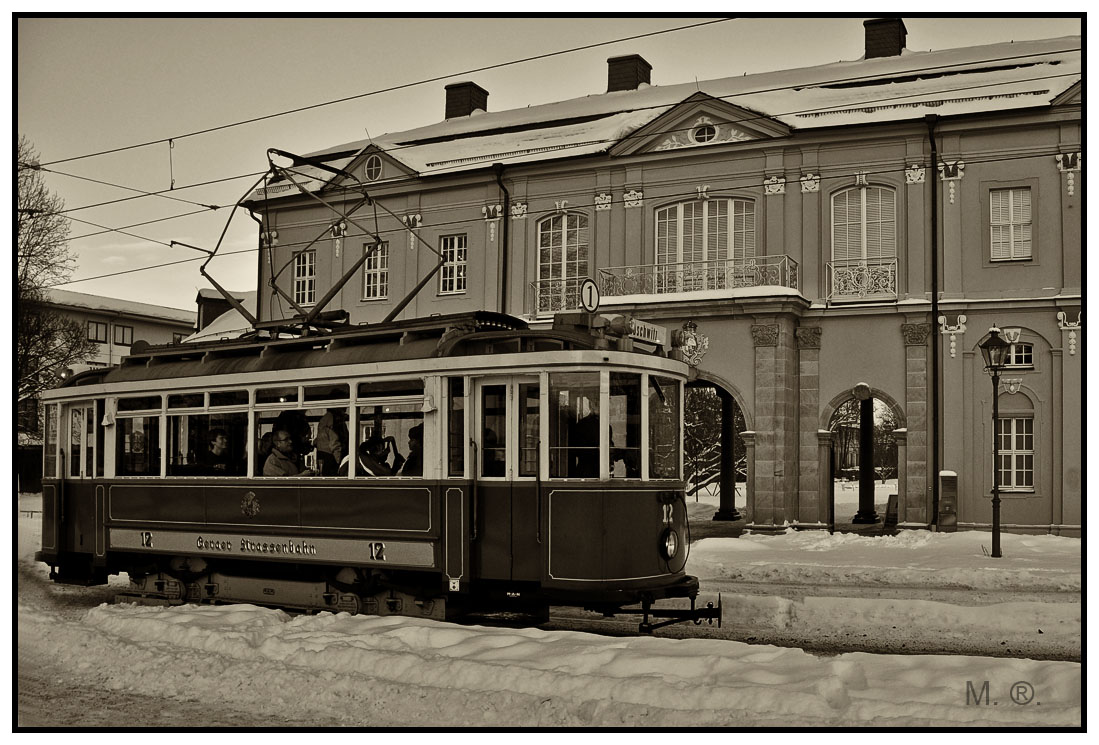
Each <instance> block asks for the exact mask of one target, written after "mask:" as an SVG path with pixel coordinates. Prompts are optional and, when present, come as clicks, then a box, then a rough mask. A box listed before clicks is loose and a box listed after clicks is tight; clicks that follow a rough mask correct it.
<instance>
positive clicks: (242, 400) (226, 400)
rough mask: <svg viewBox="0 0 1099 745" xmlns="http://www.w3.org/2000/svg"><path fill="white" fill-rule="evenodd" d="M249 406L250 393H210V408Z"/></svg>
mask: <svg viewBox="0 0 1099 745" xmlns="http://www.w3.org/2000/svg"><path fill="white" fill-rule="evenodd" d="M247 405H248V391H210V408H214V407H215V406H247Z"/></svg>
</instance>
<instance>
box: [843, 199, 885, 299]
mask: <svg viewBox="0 0 1099 745" xmlns="http://www.w3.org/2000/svg"><path fill="white" fill-rule="evenodd" d="M829 268H830V275H831V282H830V284H831V287H830V289H829V293H828V294H829V297H831V298H834V299H838V300H844V299H848V300H859V299H881V298H896V297H897V203H896V194H895V192H894V191H893V190H892V189H890V188H887V187H882V186H856V187H854V188H851V189H844V190H843V191H840V192H836V193H835V194H833V195H832V261H831V263H830V264H829Z"/></svg>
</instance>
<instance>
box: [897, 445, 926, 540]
mask: <svg viewBox="0 0 1099 745" xmlns="http://www.w3.org/2000/svg"><path fill="white" fill-rule="evenodd" d="M893 440H894V441H895V442H896V443H897V527H899V528H904V527H912V528H925V527H927V526H926V525H923V524H919V523H917V524H915V525H907V524H906V523H905V522H904V520H901V516H903V515H904V505H905V498H904V496H905V494H906V493H907V491H908V489H907V484H906V482H905V479H906V478H907V477H908V430H907V429H904V428H901V429H895V430H893Z"/></svg>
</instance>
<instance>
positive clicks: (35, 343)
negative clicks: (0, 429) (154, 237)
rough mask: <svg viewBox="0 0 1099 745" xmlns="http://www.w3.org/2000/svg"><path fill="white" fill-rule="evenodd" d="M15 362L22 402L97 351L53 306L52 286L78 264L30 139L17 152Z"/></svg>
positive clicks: (58, 203)
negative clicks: (50, 303) (51, 299)
mask: <svg viewBox="0 0 1099 745" xmlns="http://www.w3.org/2000/svg"><path fill="white" fill-rule="evenodd" d="M16 174H17V176H18V202H17V204H16V211H15V215H16V243H17V257H18V265H17V273H16V279H15V284H16V287H15V290H16V296H15V300H16V313H17V320H16V365H17V368H18V375H19V379H18V384H17V385H18V395H19V401H24V400H27V399H33V398H37V396H38V394H39V393H41V392H42V391H43V390H45V389H47V388H51V387H53V386H54V385H56V384H57V382H58V381H59V379H60V376H61V373H62V371H63V370H64V369H65V368H66V367H69V366H71V365H73V364H76V363H78V362H81V361H83V360H84V359H86V358H87V357H88V356H89V355H90V354H91V353H93V352H94V349H95V345H94V344H93V343H92V342H91V341H89V340H88V335H87V333H86V332H85V329H84V326H83V325H82V324H81V323H80V322H79V321H76V320H73V319H71V318H67V317H65V316H63V315H61V314H60V313H57V312H56V311H54V310H52V309H51V308H50V306H49V305H48V304H47V300H48V294H47V289H48V288H49V287H51V286H53V285H58V284H61V283H63V282H65V281H67V280H68V278H69V276H70V275H71V274H72V271H73V269H74V268H75V265H76V259H75V257H74V256H73V255H72V253H71V252H70V250H69V246H68V243H67V239H68V236H69V224H68V221H67V220H66V219H65V217H64V216H63V215H62V214H61V210H62V209H63V208H64V204H63V202H62V201H61V199H60V198H59V197H57V196H56V195H55V194H52V193H51V192H50V190H49V189H48V188H46V184H45V182H44V181H43V179H42V173H41V171H40V170H39V167H38V158H37V153H35V151H34V148H33V147H32V146H31V144H30V142H29V141H28V140H27V139H26V138H25V137H22V136H21V137H20V138H19V148H18V152H17V154H16Z"/></svg>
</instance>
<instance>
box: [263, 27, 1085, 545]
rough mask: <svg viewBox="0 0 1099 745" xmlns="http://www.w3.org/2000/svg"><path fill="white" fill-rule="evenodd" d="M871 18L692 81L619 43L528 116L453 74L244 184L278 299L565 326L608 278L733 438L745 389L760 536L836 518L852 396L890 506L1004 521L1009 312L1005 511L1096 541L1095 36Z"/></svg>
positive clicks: (277, 313) (295, 311)
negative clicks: (837, 459)
mask: <svg viewBox="0 0 1099 745" xmlns="http://www.w3.org/2000/svg"><path fill="white" fill-rule="evenodd" d="M866 38H867V46H866V49H865V50H859V51H865V56H864V57H863V58H861V59H858V60H856V61H852V62H840V63H835V64H831V65H825V66H820V67H814V68H805V69H799V70H786V71H781V72H776V73H766V74H760V75H752V76H744V77H737V78H729V79H720V80H713V81H705V82H700V83H695V82H691V83H689V84H686V85H670V86H653V85H650V79H651V70H652V68H651V67H650V65H649V63H648V62H647V61H646V60H644V59H642V58H641V57H639V56H637V55H630V56H626V57H616V58H611V59H610V60H608V91H607V92H606V93H605V94H600V95H592V96H586V97H583V98H578V99H574V100H571V101H564V102H560V103H555V104H546V105H542V106H531V107H528V108H525V109H519V110H514V111H504V112H492V113H490V112H488V111H487V108H488V98H489V93H488V92H487V91H485V90H484V89H483V88H481V87H480V86H478V85H476V84H475V83H471V82H467V83H456V84H452V85H448V86H447V87H446V108H445V114H446V117H447V118H446V119H445V120H444V121H442V122H440V123H437V124H433V125H430V126H426V127H423V128H420V129H416V130H411V131H407V132H401V133H394V134H388V135H384V136H382V137H380V138H377V139H375V140H371V141H364V142H356V143H350V144H348V145H343V146H338V147H334V148H331V149H328V150H326V151H323V152H320V153H315V154H313V155H311V156H309V157H308V158H306V159H299V160H297V161H295V162H294V163H293V164H292V165H290V166H289V167H288V168H287V170H285V171H282V172H280V173H279V175H278V176H277V177H275V178H271V179H269V180H268V181H267V182H266V183H265V184H264V185H263V186H262V187H261V188H260V189H257V190H256V192H255V193H253V194H252V195H251V197H250V198H249V200H248V201H247V202H246V206H248V207H250V208H251V209H252V210H253V211H254V213H255V215H256V217H257V218H261V219H262V228H261V233H260V249H261V250H260V258H259V264H258V268H257V272H258V284H257V287H258V289H259V293H258V296H257V316H258V318H259V320H260V321H261V322H273V321H277V320H279V319H288V318H293V317H295V316H297V317H301V316H303V315H305V314H307V313H308V312H310V311H311V310H313V309H315V308H316V307H317V305H318V304H323V305H324V310H342V311H345V312H346V313H347V316H348V319H349V321H350V322H351V323H375V322H378V321H381V320H383V319H384V318H386V317H388V316H390V315H392V314H394V313H399V317H401V318H410V317H417V316H426V315H430V314H443V313H451V312H459V311H465V310H475V309H490V310H501V311H503V312H507V313H511V314H514V315H521V316H525V317H527V318H528V319H530V321H531V323H534V324H538V323H549V322H551V320H552V318H553V316H554V315H555V314H556V313H561V312H573V311H576V310H578V309H579V307H580V304H581V297H580V287H581V284H582V282H583V280H584V279H585V278H592V279H594V280H595V281H596V283H597V286H598V288H599V290H600V295H601V297H600V305H599V312H600V313H604V314H615V313H620V314H625V315H628V316H631V317H634V318H637V319H639V320H644V321H648V322H651V323H655V324H658V325H661V326H665V327H667V328H669V329H670V330H672V331H674V332H675V333H674V336H675V339H676V344H677V345H678V348H679V349H680V353H681V354H683V355H684V356H685V357H686V358H687V359H688V360H689V361H691V363H692V365H693V367H694V375H695V378H696V382H697V383H699V384H707V385H712V386H714V387H715V388H716V389H717V390H718V392H719V394H720V396H721V397H722V400H723V402H724V406H723V409H724V410H725V415H724V417H723V421H724V422H725V423H726V425H727V426H726V429H729V427H731V424H730V423H731V422H732V417H731V416H729V414H728V411H729V410H730V407H734V406H735V407H737V408H739V409H740V411H741V413H742V414H743V419H744V422H745V426H746V428H747V429H746V430H744V431H742V432H731V431H730V432H725V433H724V437H726V438H733V437H740V438H741V439H742V440H743V442H744V443H745V445H746V446H747V461H748V462H747V471H748V475H747V478H748V482H747V492H748V499H747V515H746V516H745V517H746V518H747V520H748V522H749V525H750V526H751V527H752V528H754V529H758V530H767V529H781V528H783V527H785V526H795V527H802V528H821V527H825V526H827V525H828V524H829V523H830V521H832V520H833V519H834V518H835V516H834V515H833V514H832V509H833V508H832V504H833V502H832V497H831V492H830V489H831V488H832V472H831V469H832V463H833V458H834V455H833V448H834V443H835V439H836V435H835V430H836V415H837V411H838V410H839V409H840V408H841V407H842V406H844V405H845V404H846V403H847V402H850V401H852V400H853V399H857V398H858V397H859V396H860V395H863V396H865V395H869V396H870V397H872V398H873V399H874V400H875V401H876V402H878V404H879V405H881V406H884V407H886V409H887V410H888V412H889V413H890V421H891V422H892V423H893V426H894V427H895V431H894V432H893V436H894V441H895V443H896V444H895V447H896V456H897V457H896V462H897V471H898V473H897V478H898V484H897V491H898V519H899V522H900V523H901V524H902V525H903V526H906V527H927V526H929V525H933V524H934V525H939V526H941V527H954V526H957V527H960V528H963V529H964V528H976V527H982V526H986V525H987V524H988V523H989V521H990V514H991V511H990V510H991V508H990V504H989V503H990V497H991V489H992V473H993V472H992V465H993V464H992V451H993V437H994V431H993V422H992V413H991V411H992V391H991V390H990V387H991V385H990V378H989V377H988V375H986V373H985V372H984V370H983V362H982V358H981V354H980V349H979V346H978V345H979V344H980V343H981V342H982V341H983V340H984V339H986V338H987V336H988V330H989V328H990V327H992V326H996V327H998V328H1000V329H1001V330H1003V332H1004V334H1003V335H1004V336H1006V338H1007V339H1008V340H1009V341H1010V342H1011V343H1012V345H1013V346H1012V351H1011V355H1010V357H1009V363H1010V368H1009V370H1008V372H1007V373H1005V376H1004V380H1003V381H1002V385H1001V388H1000V391H999V394H998V395H999V409H1000V412H1001V416H1000V420H999V422H998V424H997V425H996V427H997V429H998V434H999V437H1000V451H1001V457H1000V463H999V467H1000V477H1001V478H1000V483H1001V486H1002V494H1001V496H1002V497H1003V498H1004V500H1005V501H1004V507H1003V522H1004V524H1005V526H1008V528H1009V529H1014V530H1020V531H1036V532H1055V533H1066V534H1070V535H1072V534H1078V533H1079V531H1080V525H1081V492H1082V477H1081V471H1080V467H1081V463H1082V461H1081V458H1082V449H1081V424H1082V423H1081V420H1080V412H1081V385H1082V380H1081V370H1080V366H1081V363H1082V353H1081V345H1082V338H1083V327H1082V317H1081V302H1082V296H1081V276H1082V267H1081V256H1082V232H1081V225H1082V215H1081V212H1082V210H1083V202H1082V186H1083V184H1082V171H1081V163H1082V152H1081V142H1082V140H1081V137H1082V132H1081V92H1080V90H1081V72H1080V70H1081V68H1080V57H1081V54H1080V47H1081V44H1080V38H1079V37H1066V38H1062V39H1052V40H1048V41H1038V42H1021V43H1012V44H998V45H990V46H983V47H973V48H967V49H959V50H945V51H938V52H921V53H915V52H910V51H908V50H905V49H904V40H905V30H904V25H903V23H902V22H901V21H900V20H899V19H887V20H883V21H876V22H868V23H867V37H866ZM902 51H903V52H904V53H903V54H902ZM318 164H320V165H318ZM321 166H323V167H321ZM425 278H426V280H425ZM342 279H346V280H347V281H346V282H345V283H344V284H342V285H341V284H340V282H341V280H342ZM424 282H426V283H425V284H422V289H419V290H418V291H417V288H420V287H421V283H424ZM272 288H274V289H272ZM328 296H330V297H328ZM408 298H410V299H408ZM406 299H407V304H404V302H405V300H406ZM730 441H731V439H730ZM730 450H731V448H730ZM729 491H730V492H731V490H729ZM731 506H732V505H731V503H730V504H729V505H725V504H724V503H723V506H722V509H723V511H724V510H726V508H727V507H731ZM734 512H735V510H734Z"/></svg>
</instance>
